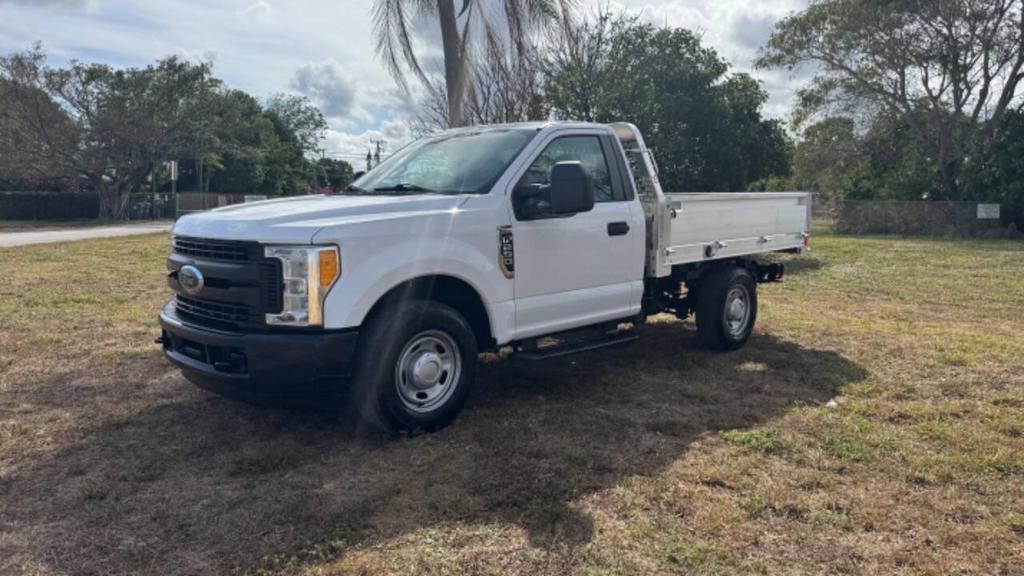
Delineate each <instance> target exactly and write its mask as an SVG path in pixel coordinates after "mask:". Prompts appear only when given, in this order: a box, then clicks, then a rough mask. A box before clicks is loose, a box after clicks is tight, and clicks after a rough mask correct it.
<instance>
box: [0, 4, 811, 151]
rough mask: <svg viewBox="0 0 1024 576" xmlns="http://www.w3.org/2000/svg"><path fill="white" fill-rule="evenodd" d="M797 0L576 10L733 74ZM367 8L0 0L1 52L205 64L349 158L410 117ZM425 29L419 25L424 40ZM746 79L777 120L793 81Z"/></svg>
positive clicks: (123, 62)
mask: <svg viewBox="0 0 1024 576" xmlns="http://www.w3.org/2000/svg"><path fill="white" fill-rule="evenodd" d="M485 1H488V0H485ZM489 1H497V0H489ZM806 3H807V0H762V1H760V2H754V1H750V0H671V1H670V0H584V1H583V10H584V11H590V10H592V9H593V8H594V7H596V6H597V5H598V4H601V5H604V4H608V5H610V6H611V8H613V9H626V10H629V11H631V12H634V13H638V14H640V15H641V18H643V19H644V20H647V21H649V22H652V23H654V24H657V25H664V24H667V25H670V26H681V27H686V28H690V29H693V30H697V31H699V32H701V33H702V34H703V35H704V39H705V42H706V43H707V44H708V45H710V46H712V47H714V48H715V49H716V50H718V52H719V53H720V54H721V55H722V56H724V57H725V58H727V59H728V60H730V61H731V62H732V63H733V64H734V67H735V69H737V70H744V71H749V69H750V62H751V60H752V59H753V57H754V56H755V54H756V51H757V48H758V47H759V46H760V45H761V44H763V42H764V40H765V39H766V38H767V36H768V33H769V31H770V30H771V25H772V23H774V22H775V21H776V20H777V19H778V18H780V17H782V16H785V15H786V14H787V13H789V12H791V11H793V10H796V9H799V8H801V7H803V6H804V5H806ZM371 6H372V2H371V1H370V0H363V1H359V0H144V1H143V0H139V1H136V2H129V1H126V0H0V51H2V52H3V53H9V52H12V51H16V50H25V49H27V48H28V47H30V46H31V45H32V43H33V42H36V41H41V42H42V43H43V47H44V49H45V50H46V51H47V53H48V54H49V55H50V58H51V61H52V63H53V64H63V63H66V62H67V61H68V60H71V59H77V60H82V61H89V62H102V63H106V64H109V65H112V66H118V67H123V66H142V65H146V64H149V63H151V62H153V61H154V60H156V59H158V58H161V57H163V56H167V55H170V54H176V55H179V56H182V57H185V58H190V59H195V60H211V61H212V62H213V63H214V73H215V74H216V75H217V76H218V77H220V78H222V79H224V80H225V81H226V82H227V84H228V85H230V86H231V87H234V88H240V89H243V90H246V91H248V92H250V93H252V94H254V95H256V96H260V97H264V96H268V95H270V94H273V93H277V92H288V93H299V94H304V95H306V96H308V97H310V98H311V99H312V100H313V101H314V102H316V103H317V104H318V105H319V106H320V107H321V110H322V111H323V112H324V114H325V115H326V116H327V118H328V122H329V124H330V130H329V131H328V135H327V140H326V142H325V147H326V148H327V150H328V152H329V153H330V154H331V155H335V156H338V157H344V158H346V159H353V158H354V157H357V156H358V155H360V154H365V151H366V149H367V147H368V146H369V143H370V141H371V140H373V139H379V138H384V139H385V140H387V142H388V144H387V145H386V147H391V148H394V147H396V146H398V145H400V144H401V143H402V142H403V141H405V140H406V139H407V138H408V128H407V121H408V119H409V115H410V113H411V109H412V103H411V102H410V99H409V98H408V97H407V96H405V95H404V94H403V93H402V92H401V91H400V90H399V89H398V88H397V86H396V85H395V82H394V80H393V79H392V78H391V77H390V76H388V74H387V72H386V71H385V70H384V69H383V67H382V66H381V65H380V62H379V61H378V60H377V59H376V57H375V55H374V52H373V40H372V37H371V16H370V9H371ZM431 24H432V23H430V22H426V23H423V24H422V25H423V26H424V27H425V32H427V33H428V34H425V36H429V32H430V29H429V27H430V26H431ZM422 49H423V50H424V51H425V52H427V59H429V58H430V56H431V54H430V52H431V51H435V52H436V51H437V48H436V46H432V45H431V42H429V41H427V42H424V44H423V47H422ZM437 56H438V55H437V54H434V57H435V59H436V58H437ZM755 76H756V77H758V78H759V79H760V80H762V81H763V82H764V86H765V88H766V89H767V90H768V91H769V94H770V95H771V100H770V101H769V104H768V113H769V114H771V115H773V116H777V117H783V116H784V115H785V114H786V112H787V111H788V109H789V107H790V105H791V103H792V94H793V91H794V89H795V87H796V80H795V79H793V78H790V77H789V75H788V74H787V73H784V72H767V73H766V72H756V73H755Z"/></svg>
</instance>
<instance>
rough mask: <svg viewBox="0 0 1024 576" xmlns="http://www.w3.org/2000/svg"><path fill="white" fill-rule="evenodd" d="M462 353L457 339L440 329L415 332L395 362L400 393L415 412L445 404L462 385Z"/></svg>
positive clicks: (396, 379)
mask: <svg viewBox="0 0 1024 576" xmlns="http://www.w3.org/2000/svg"><path fill="white" fill-rule="evenodd" d="M461 372H462V354H461V352H460V351H459V347H458V345H457V344H456V343H455V340H454V339H453V338H452V337H451V336H449V335H448V334H447V333H445V332H442V331H440V330H427V331H424V332H420V333H419V334H417V335H415V336H413V337H412V338H411V339H410V340H409V342H408V343H406V345H405V346H404V347H403V348H402V352H401V353H400V354H399V355H398V362H397V363H396V364H395V388H396V389H397V391H398V397H399V399H400V400H401V401H402V404H404V405H405V407H406V408H408V409H409V410H410V411H412V412H417V413H426V412H431V411H433V410H436V409H437V408H439V407H441V406H443V405H444V403H445V402H447V401H448V399H449V398H451V397H452V394H454V392H455V388H456V386H457V385H458V381H459V376H460V375H461Z"/></svg>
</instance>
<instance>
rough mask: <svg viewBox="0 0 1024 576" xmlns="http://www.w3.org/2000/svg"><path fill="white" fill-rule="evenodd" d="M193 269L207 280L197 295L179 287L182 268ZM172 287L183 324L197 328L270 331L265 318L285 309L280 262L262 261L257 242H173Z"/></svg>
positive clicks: (181, 239) (178, 239) (190, 239)
mask: <svg viewBox="0 0 1024 576" xmlns="http://www.w3.org/2000/svg"><path fill="white" fill-rule="evenodd" d="M185 265H193V266H195V267H196V268H198V269H199V270H200V271H201V272H202V273H203V276H204V278H205V286H204V287H203V288H202V289H201V290H200V291H199V292H197V293H189V292H186V291H185V290H184V289H183V288H182V287H181V285H180V284H178V283H177V277H176V273H177V271H178V270H180V269H181V267H182V266H185ZM167 266H168V269H169V270H170V273H171V274H170V277H169V279H168V283H169V284H170V286H171V288H173V289H174V290H175V292H176V298H175V304H176V307H177V309H178V312H179V313H180V314H181V316H182V318H183V319H186V320H188V321H189V322H191V323H194V324H199V325H208V326H210V327H214V328H219V329H224V330H237V329H240V328H254V327H255V328H259V327H262V326H265V325H266V315H267V314H276V313H279V312H280V311H281V308H282V298H283V296H282V292H283V288H284V280H283V278H282V276H281V261H280V260H278V259H277V258H267V257H265V256H264V255H263V246H262V245H261V244H259V243H258V242H246V241H239V240H215V239H210V238H195V237H189V236H175V237H174V240H173V249H172V253H171V255H170V256H169V257H168V259H167Z"/></svg>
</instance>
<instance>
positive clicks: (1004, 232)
mask: <svg viewBox="0 0 1024 576" xmlns="http://www.w3.org/2000/svg"><path fill="white" fill-rule="evenodd" d="M980 206H981V208H980V209H979V204H978V203H976V202H925V201H921V202H914V201H895V200H893V201H890V200H831V201H829V200H822V199H820V198H815V202H814V204H813V217H814V219H815V220H817V221H818V222H819V223H822V224H825V225H827V226H829V227H831V229H832V230H833V231H835V232H836V233H838V234H854V235H856V234H897V235H903V236H959V237H983V238H985V237H987V238H995V237H1001V236H1013V235H1015V230H1014V229H1012V228H1011V229H1007V228H1006V227H1004V226H1003V225H1002V223H1001V222H1000V219H999V217H998V214H997V213H996V216H995V217H992V215H993V212H992V211H991V206H992V205H985V204H982V205H980Z"/></svg>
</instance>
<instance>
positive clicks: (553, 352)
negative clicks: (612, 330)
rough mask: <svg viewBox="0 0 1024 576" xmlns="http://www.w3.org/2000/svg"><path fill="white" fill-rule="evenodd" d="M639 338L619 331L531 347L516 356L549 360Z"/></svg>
mask: <svg viewBox="0 0 1024 576" xmlns="http://www.w3.org/2000/svg"><path fill="white" fill-rule="evenodd" d="M637 338H639V336H637V335H636V334H633V333H631V332H620V333H616V334H610V335H608V336H605V337H603V338H597V339H590V340H584V341H582V342H573V343H570V344H556V345H553V346H544V347H540V348H533V349H528V350H523V351H521V352H517V353H516V356H518V357H520V358H522V359H524V360H530V361H537V360H549V359H551V358H560V357H562V356H569V355H572V354H579V353H580V352H589V351H591V350H597V349H599V348H607V347H609V346H618V345H619V344H627V343H629V342H632V341H634V340H636V339H637Z"/></svg>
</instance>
